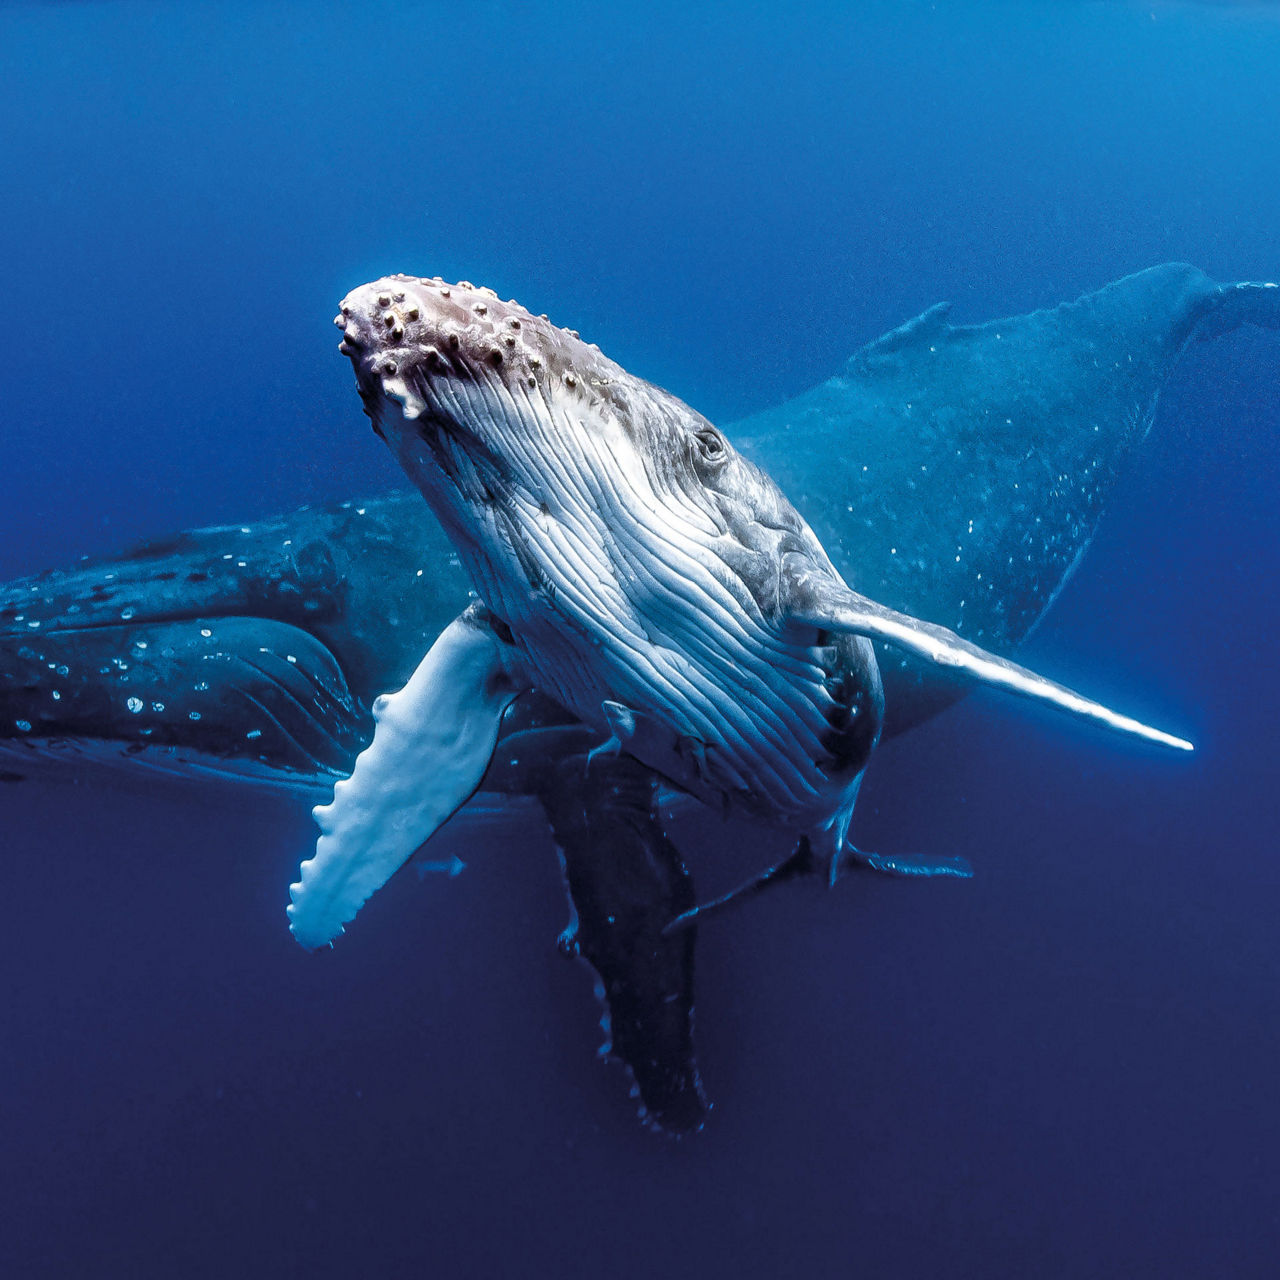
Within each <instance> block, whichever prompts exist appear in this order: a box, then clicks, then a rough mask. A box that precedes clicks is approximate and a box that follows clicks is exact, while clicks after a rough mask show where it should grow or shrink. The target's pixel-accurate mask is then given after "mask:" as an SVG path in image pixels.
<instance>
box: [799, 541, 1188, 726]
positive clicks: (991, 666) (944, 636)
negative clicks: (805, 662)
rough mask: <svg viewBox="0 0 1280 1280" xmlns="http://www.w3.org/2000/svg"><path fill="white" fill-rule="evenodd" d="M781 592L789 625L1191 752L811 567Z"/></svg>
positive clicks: (1106, 708)
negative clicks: (858, 641)
mask: <svg viewBox="0 0 1280 1280" xmlns="http://www.w3.org/2000/svg"><path fill="white" fill-rule="evenodd" d="M783 592H784V607H785V609H786V613H787V617H788V618H789V620H790V621H792V622H798V623H803V624H807V625H811V626H815V627H818V628H819V629H822V630H830V631H847V632H852V633H853V634H855V635H861V636H867V637H869V638H870V639H872V640H882V641H884V642H885V643H887V644H891V645H894V646H896V647H898V648H901V649H905V650H906V651H907V652H908V653H910V654H912V655H913V656H914V657H916V658H917V659H921V660H924V661H927V662H930V663H932V664H933V665H934V666H936V667H939V668H942V669H943V670H946V671H950V672H954V673H955V674H956V675H958V676H960V677H961V678H963V679H969V680H973V681H975V682H976V683H979V684H987V685H993V686H995V687H996V688H998V689H1004V690H1005V691H1006V692H1008V693H1016V694H1020V695H1021V696H1022V697H1024V698H1032V699H1034V700H1036V701H1037V702H1043V703H1046V704H1048V705H1049V706H1052V707H1056V708H1057V709H1058V710H1059V711H1066V712H1069V713H1070V714H1072V715H1075V716H1078V717H1080V718H1081V719H1083V720H1091V721H1093V722H1094V723H1095V724H1101V725H1105V726H1106V727H1107V728H1109V729H1115V730H1117V731H1118V732H1120V733H1128V734H1132V735H1133V736H1134V737H1138V738H1144V739H1145V740H1146V741H1148V742H1157V743H1160V744H1161V745H1162V746H1166V747H1174V748H1176V749H1177V750H1179V751H1191V750H1193V748H1192V745H1191V743H1190V742H1188V741H1187V740H1186V739H1185V738H1178V737H1175V736H1174V735H1173V734H1171V733H1165V732H1164V731H1163V730H1161V729H1153V728H1152V727H1151V726H1150V725H1146V724H1143V723H1142V722H1141V721H1140V720H1134V719H1133V718H1132V717H1130V716H1125V715H1121V714H1120V713H1119V712H1117V711H1112V710H1111V709H1110V708H1109V707H1104V706H1103V705H1102V704H1101V703H1099V702H1094V701H1092V700H1091V699H1089V698H1086V697H1084V696H1083V695H1081V694H1079V693H1076V692H1075V690H1074V689H1068V688H1067V687H1066V685H1061V684H1057V683H1055V682H1054V681H1052V680H1046V679H1045V678H1044V677H1043V676H1039V675H1037V674H1036V673H1035V672H1034V671H1030V670H1028V669H1027V668H1026V667H1022V666H1019V665H1018V664H1017V663H1016V662H1011V661H1010V660H1009V659H1008V658H1002V657H1000V656H999V655H997V654H994V653H988V652H987V651H986V650H985V649H981V648H979V647H978V646H977V645H976V644H971V643H970V642H969V641H968V640H962V639H961V638H960V637H959V636H958V635H956V633H955V632H954V631H948V630H947V628H946V627H940V626H938V625H936V624H935V623H932V622H922V621H921V620H920V619H919V618H913V617H912V616H911V615H910V614H907V613H899V612H898V610H896V609H890V608H888V607H887V606H886V605H882V604H877V603H876V602H875V601H874V600H868V599H867V598H866V596H862V595H859V594H858V593H857V592H856V591H851V590H850V589H849V588H848V587H847V586H845V584H844V583H843V582H841V581H840V579H839V578H838V577H836V576H835V575H834V574H833V573H831V572H830V571H824V570H822V569H818V568H816V567H809V566H805V567H801V568H799V569H798V570H797V569H790V571H789V572H787V573H784V575H783Z"/></svg>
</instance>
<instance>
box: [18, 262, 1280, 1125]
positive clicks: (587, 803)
mask: <svg viewBox="0 0 1280 1280" xmlns="http://www.w3.org/2000/svg"><path fill="white" fill-rule="evenodd" d="M1246 323H1252V324H1256V325H1260V326H1263V327H1266V328H1273V329H1274V328H1280V289H1277V288H1276V287H1275V286H1274V285H1269V284H1252V283H1243V284H1229V285H1219V284H1216V283H1215V282H1213V281H1212V280H1210V279H1209V278H1208V277H1206V276H1205V275H1204V274H1203V273H1201V272H1199V271H1197V270H1196V269H1195V268H1193V267H1189V266H1185V265H1180V264H1169V265H1165V266H1161V267H1155V268H1152V269H1150V270H1148V271H1144V272H1140V273H1138V274H1136V275H1133V276H1129V277H1126V278H1125V279H1123V280H1120V281H1117V282H1115V283H1113V284H1111V285H1108V286H1106V287H1105V288H1103V289H1101V290H1099V291H1098V292H1096V293H1093V294H1088V295H1086V296H1085V297H1083V298H1081V299H1079V300H1078V301H1076V302H1072V303H1066V304H1063V305H1061V306H1058V307H1055V308H1052V309H1048V310H1044V311H1037V312H1033V313H1030V314H1028V315H1023V316H1015V317H1011V318H1009V319H1005V320H1000V321H994V322H990V323H987V324H982V325H974V326H953V325H951V324H950V323H949V321H948V319H947V309H946V307H945V306H939V307H934V308H932V309H930V310H929V311H926V312H925V313H924V314H923V315H921V316H919V317H917V318H916V319H914V320H912V321H909V322H908V323H907V324H905V325H903V326H901V327H900V328H898V329H895V330H893V331H892V332H891V333H889V334H886V335H885V336H884V337H882V338H880V339H878V340H877V341H875V342H873V343H871V344H869V345H868V346H867V347H864V348H863V349H862V350H861V351H859V352H858V353H856V354H855V355H854V356H853V357H852V358H851V359H850V361H849V363H848V365H847V366H846V368H845V370H844V371H843V372H842V373H841V374H840V375H838V376H837V377H835V378H832V379H831V380H829V381H828V382H825V383H823V384H822V385H821V386H819V387H816V388H814V389H813V390H812V391H809V392H807V393H805V394H804V395H802V396H800V397H798V398H796V399H794V400H792V401H789V402H787V403H786V404H784V405H781V406H779V407H777V408H775V409H771V410H767V411H765V412H763V413H760V414H757V415H754V416H752V417H750V418H748V419H746V420H745V421H743V422H740V423H737V424H735V425H733V426H731V427H730V428H729V429H728V433H729V434H730V435H731V436H732V437H733V438H734V439H735V440H736V441H737V443H738V444H739V446H740V447H741V449H742V451H743V452H744V453H746V454H748V455H749V456H751V457H752V458H753V459H754V460H755V461H757V462H758V463H760V464H761V465H762V466H763V467H764V468H765V469H766V470H767V471H769V472H770V473H771V474H772V475H773V476H774V477H775V478H776V479H777V480H778V482H779V484H780V485H781V486H782V488H783V490H784V491H785V492H786V493H787V494H788V496H789V497H790V498H791V499H792V501H793V502H794V503H795V504H796V506H797V507H798V508H799V509H800V510H801V512H802V513H803V514H804V516H805V517H806V518H807V519H808V520H809V521H810V523H811V524H812V526H813V527H814V529H815V531H816V532H817V534H818V536H819V537H820V539H821V540H822V542H823V544H824V545H825V546H826V548H827V550H828V552H829V553H830V555H831V557H832V559H833V561H834V562H835V564H836V566H837V568H838V569H839V570H840V571H841V573H842V574H843V575H844V577H845V578H846V580H847V581H848V582H849V584H850V585H851V586H852V587H854V588H855V589H857V590H858V591H861V592H863V593H865V594H867V595H869V596H872V597H874V598H876V599H878V600H881V601H884V602H886V603H888V604H891V605H893V606H894V607H896V608H899V609H903V610H906V611H908V612H911V613H913V614H916V615H919V616H921V617H926V618H929V619H931V620H933V621H936V622H939V623H942V624H944V625H946V626H948V627H951V628H953V629H954V630H956V631H958V632H959V633H960V634H962V635H964V636H966V637H968V638H970V639H972V640H974V641H977V642H980V643H981V644H982V645H983V646H984V647H986V648H989V649H994V650H997V651H1004V652H1008V651H1010V650H1011V649H1013V648H1014V647H1015V646H1016V645H1017V644H1018V643H1019V642H1020V641H1021V640H1023V639H1024V638H1025V637H1026V635H1027V634H1028V633H1029V632H1030V630H1031V629H1032V628H1033V627H1034V626H1035V624H1036V623H1037V621H1038V620H1039V619H1040V618H1041V617H1042V616H1043V614H1044V612H1045V611H1046V610H1047V609H1048V607H1049V606H1050V604H1051V603H1052V601H1053V599H1054V597H1055V595H1056V594H1057V592H1058V591H1059V590H1060V589H1061V587H1062V585H1063V583H1064V582H1065V581H1066V580H1067V578H1068V577H1069V576H1070V574H1071V572H1072V570H1073V569H1074V567H1075V566H1076V564H1078V563H1079V560H1080V558H1081V556H1082V555H1083V554H1084V552H1085V550H1086V549H1087V548H1088V545H1089V543H1090V541H1091V539H1092V537H1093V535H1094V532H1095V530H1096V528H1097V524H1098V521H1099V519H1100V517H1101V515H1102V512H1103V509H1104V506H1105V503H1106V500H1107V497H1108V495H1109V493H1110V491H1111V489H1112V488H1113V486H1114V484H1115V481H1116V479H1117V478H1118V476H1119V475H1120V473H1121V471H1122V469H1123V467H1124V465H1125V463H1126V461H1127V460H1128V458H1129V457H1130V455H1131V454H1132V453H1133V451H1134V449H1135V448H1136V446H1137V445H1139V444H1140V443H1141V441H1142V439H1143V438H1144V437H1145V435H1146V432H1147V431H1148V429H1149V427H1150V424H1151V421H1152V417H1153V414H1154V411H1155V406H1156V402H1157V399H1158V396H1159V394H1160V391H1161V388H1162V387H1163V385H1164V383H1165V381H1166V380H1167V378H1168V377H1169V374H1170V372H1171V371H1172V369H1173V367H1174V365H1175V363H1176V361H1177V358H1178V356H1179V354H1180V353H1181V352H1182V351H1183V350H1184V348H1185V347H1186V346H1187V344H1188V343H1189V342H1192V341H1195V340H1203V339H1209V338H1213V337H1216V336H1218V335H1220V334H1223V333H1226V332H1229V331H1230V330H1232V329H1234V328H1236V327H1238V326H1240V325H1242V324H1246ZM468 589H469V584H468V583H467V581H466V580H465V577H464V575H463V573H462V571H461V569H460V567H459V566H458V564H457V561H456V558H455V557H454V555H453V553H452V550H451V548H450V546H449V544H448V542H447V541H446V539H445V538H444V536H443V535H442V534H441V533H440V531H439V530H438V528H437V527H436V526H435V524H434V521H433V518H432V517H431V515H430V513H429V511H428V510H427V508H426V506H425V504H423V503H422V501H421V499H420V498H419V497H418V495H417V494H410V493H392V494H388V495H386V496H383V497H380V498H376V499H370V500H367V501H363V502H344V503H340V504H335V505H332V506H324V507H312V508H304V509H303V510H301V511H297V512H294V513H291V514H290V515H288V516H284V517H280V518H278V519H274V520H268V521H261V522H257V523H253V524H246V525H235V526H223V527H218V528H212V529H203V530H198V531H195V532H190V533H184V534H180V535H177V536H176V537H172V538H167V539H165V540H163V541H159V542H152V543H149V544H147V545H144V546H142V547H139V548H137V549H136V550H135V551H133V552H131V553H128V554H125V555H122V556H119V557H98V558H93V559H86V560H84V561H82V562H81V563H80V564H79V565H76V566H74V567H72V568H69V569H65V570H58V571H53V572H47V573H42V574H40V575H38V576H36V577H32V578H27V579H22V580H20V581H17V582H12V583H9V584H7V585H5V586H4V587H3V588H0V770H3V773H4V776H5V777H7V778H11V779H16V778H19V777H21V776H24V775H25V774H27V773H28V772H30V771H32V770H34V769H44V768H47V767H50V766H53V767H55V768H56V767H58V766H59V765H63V766H65V764H67V763H70V762H73V761H75V760H81V759H86V758H91V759H95V760H102V761H104V762H108V763H112V764H125V765H128V766H130V767H132V768H135V769H137V768H142V767H145V768H149V769H151V770H159V771H162V772H171V773H176V774H180V775H183V776H213V777H223V778H228V779H237V780H244V781H251V782H254V783H256V784H259V785H265V786H270V787H277V788H279V787H283V788H288V789H293V790H299V791H303V792H311V793H315V794H321V793H323V792H325V791H327V789H328V788H329V787H330V786H331V784H332V782H333V780H334V779H335V778H337V777H339V776H343V775H345V774H346V773H347V772H349V770H350V768H351V763H352V761H353V760H354V758H355V756H356V754H357V753H358V752H359V751H360V750H361V748H362V747H363V746H364V745H365V744H366V743H367V741H368V739H369V737H370V735H371V731H372V722H371V719H370V714H369V707H370V705H371V703H372V700H373V699H374V697H376V696H377V695H378V694H379V693H381V692H384V691H385V690H387V689H391V688H396V687H399V685H400V684H402V683H403V681H404V680H405V679H406V678H407V677H408V675H409V674H410V672H411V671H412V669H413V667H414V665H415V663H416V661H417V659H418V658H419V657H420V655H421V654H422V653H423V652H425V651H426V649H427V648H429V647H430V644H431V643H432V641H433V640H434V638H435V636H436V635H437V634H438V633H439V632H440V631H441V630H442V629H443V628H444V627H445V626H446V625H447V624H448V623H449V621H450V620H452V619H453V618H454V617H455V616H456V614H457V613H458V611H459V610H460V609H461V608H462V607H463V605H464V604H465V602H466V599H467V593H468ZM879 657H880V661H881V667H882V671H883V676H884V684H885V698H886V728H885V732H886V734H889V735H893V734H898V733H901V732H903V731H905V730H906V729H908V728H910V727H911V726H912V725H915V724H918V723H920V722H921V721H923V720H925V719H927V718H928V717H930V716H932V715H934V714H936V713H937V712H939V711H940V710H942V709H944V708H945V707H946V706H947V705H949V704H950V703H951V702H953V701H954V700H955V699H956V698H958V697H959V696H960V689H959V686H956V685H951V684H949V683H948V682H947V681H946V680H945V679H940V678H939V677H938V676H937V675H936V674H935V673H933V672H925V671H923V670H921V669H920V668H919V667H918V666H916V665H915V664H914V663H913V662H912V661H911V660H909V659H906V658H904V657H902V656H901V655H900V654H899V653H897V652H895V651H891V650H888V649H882V650H881V652H880V654H879ZM505 732H506V738H505V741H504V744H503V747H502V748H501V749H500V750H499V753H498V755H497V756H495V760H494V763H493V765H492V766H491V768H490V770H489V773H488V774H487V775H486V779H485V781H484V783H483V784H482V791H484V792H488V793H491V794H500V795H504V796H520V795H526V796H536V797H537V798H538V799H539V800H540V801H541V804H542V806H543V809H544V811H545V813H546V814H547V817H548V819H549V821H550V824H551V827H552V831H553V834H554V836H555V838H556V840H557V843H558V844H559V846H560V848H561V850H562V852H563V855H564V859H565V872H566V879H567V882H568V887H569V891H570V895H571V899H572V902H573V905H574V908H575V924H574V925H573V926H571V929H570V930H569V931H568V932H567V934H566V937H565V939H564V945H565V947H566V949H567V950H570V951H572V952H574V953H577V954H580V955H582V956H583V957H584V958H585V959H587V960H588V961H589V962H590V963H591V965H592V966H593V968H594V969H595V970H596V972H597V974H598V975H599V977H600V980H601V985H602V987H603V994H604V997H605V999H606V1003H607V1007H608V1011H609V1013H610V1015H611V1024H612V1025H611V1034H612V1048H613V1053H614V1054H615V1056H617V1057H619V1058H620V1059H621V1060H622V1061H624V1062H625V1063H626V1064H627V1065H628V1066H629V1067H630V1069H631V1071H632V1073H633V1075H634V1076H635V1079H636V1083H637V1086H638V1088H639V1092H640V1095H641V1098H642V1100H643V1102H644V1104H645V1106H646V1108H647V1110H648V1113H649V1115H650V1117H651V1118H652V1119H653V1120H654V1121H655V1122H656V1123H658V1124H659V1125H661V1126H663V1127H666V1128H668V1129H672V1130H676V1131H683V1130H687V1129H689V1128H693V1127H696V1126H697V1124H698V1123H700V1120H701V1117H702V1114H703V1103H702V1098H701V1091H700V1086H699V1084H698V1079H697V1072H696V1066H695V1063H694V1057H693V1048H692V1006H693V985H692V983H693V947H694V930H693V929H689V930H686V931H684V932H682V933H676V934H668V933H666V932H664V930H665V929H666V927H667V925H669V924H670V922H671V921H672V920H674V919H675V918H676V917H677V916H679V915H680V914H681V913H682V912H684V911H686V910H688V908H689V907H690V906H691V905H692V904H693V901H694V899H693V889H692V883H691V881H690V878H689V876H688V873H687V871H686V870H685V869H684V866H683V862H682V859H681V858H680V855H679V853H678V851H677V850H676V849H675V847H674V846H673V845H672V844H671V842H670V840H669V839H668V838H667V837H666V835H665V834H664V831H663V826H662V822H661V821H660V819H659V816H658V814H657V803H658V800H657V797H658V780H657V779H656V778H655V777H654V776H653V775H652V774H650V773H649V772H648V771H647V770H645V769H643V768H642V767H641V766H639V765H638V764H637V763H636V762H635V761H633V760H631V759H630V758H629V757H626V756H621V757H617V758H615V759H613V760H612V761H610V762H608V763H607V765H606V766H605V767H602V768H593V770H592V771H591V773H590V774H588V773H587V770H586V756H587V753H588V752H589V751H590V750H591V748H592V747H593V746H595V745H598V744H596V743H595V742H594V741H593V740H592V739H591V737H590V735H589V734H588V733H587V732H586V731H585V730H584V729H583V728H582V727H581V726H578V725H576V723H574V722H572V721H571V719H570V718H569V717H568V716H567V715H566V714H565V713H564V712H563V711H562V710H560V709H559V708H558V707H556V706H555V705H554V704H552V703H550V702H548V701H546V700H544V699H537V698H533V699H521V700H520V701H519V702H517V703H516V704H515V706H514V707H513V708H512V710H511V712H510V713H509V716H508V720H507V722H506V727H505ZM622 851H625V853H624V852H622ZM618 918H625V919H626V920H627V921H628V924H627V926H626V928H624V929H621V930H620V929H619V928H618V927H617V926H616V920H617V919H618ZM609 921H613V922H615V923H613V924H610V925H609V926H608V927H606V922H609Z"/></svg>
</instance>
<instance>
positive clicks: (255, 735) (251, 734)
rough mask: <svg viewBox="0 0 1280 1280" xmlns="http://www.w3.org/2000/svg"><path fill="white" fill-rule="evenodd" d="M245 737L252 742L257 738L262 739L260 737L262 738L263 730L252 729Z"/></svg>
mask: <svg viewBox="0 0 1280 1280" xmlns="http://www.w3.org/2000/svg"><path fill="white" fill-rule="evenodd" d="M244 736H245V737H246V738H248V739H249V740H250V741H251V742H252V741H253V740H254V739H255V738H260V737H262V730H261V729H250V730H249V732H248V733H246V734H245V735H244Z"/></svg>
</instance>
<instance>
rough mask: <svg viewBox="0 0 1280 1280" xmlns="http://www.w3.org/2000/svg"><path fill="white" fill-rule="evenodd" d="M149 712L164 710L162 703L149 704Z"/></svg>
mask: <svg viewBox="0 0 1280 1280" xmlns="http://www.w3.org/2000/svg"><path fill="white" fill-rule="evenodd" d="M151 710H152V711H163V710H164V703H163V702H153V703H152V704H151Z"/></svg>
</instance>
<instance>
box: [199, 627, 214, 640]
mask: <svg viewBox="0 0 1280 1280" xmlns="http://www.w3.org/2000/svg"><path fill="white" fill-rule="evenodd" d="M200 634H201V635H202V636H204V638H205V639H206V640H208V639H209V637H210V636H212V635H213V632H212V631H210V630H209V628H208V627H201V628H200Z"/></svg>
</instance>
